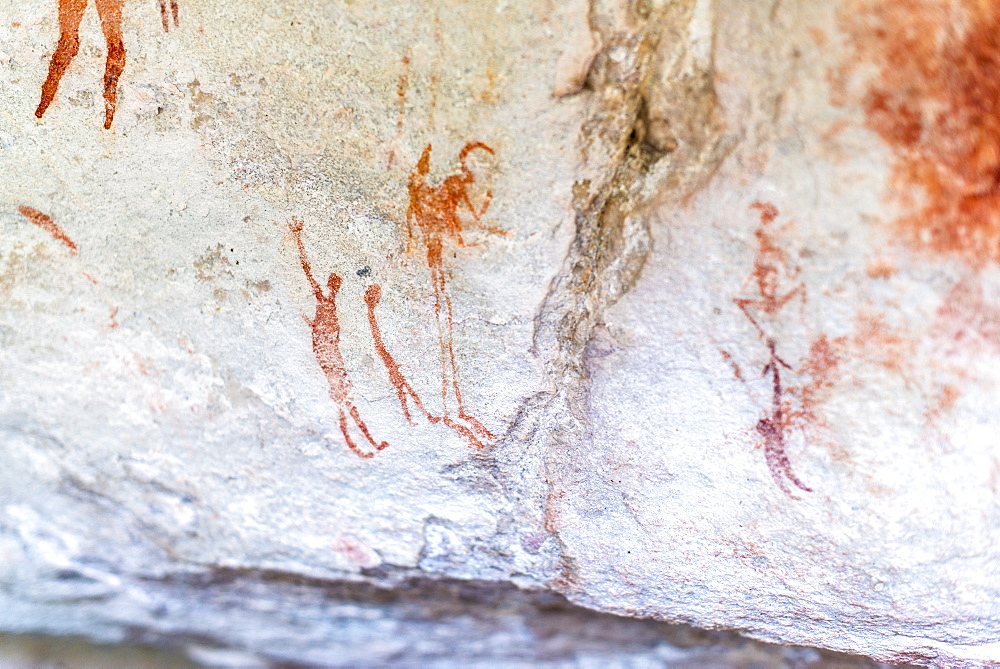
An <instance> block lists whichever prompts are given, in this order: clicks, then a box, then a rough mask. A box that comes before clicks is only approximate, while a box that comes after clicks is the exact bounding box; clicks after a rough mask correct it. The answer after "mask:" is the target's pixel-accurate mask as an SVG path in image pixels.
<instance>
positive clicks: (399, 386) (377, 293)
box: [365, 283, 441, 425]
mask: <svg viewBox="0 0 1000 669" xmlns="http://www.w3.org/2000/svg"><path fill="white" fill-rule="evenodd" d="M381 300H382V287H381V286H380V285H378V284H377V283H373V284H372V285H370V286H368V290H366V291H365V304H367V305H368V325H369V327H370V328H371V332H372V341H374V342H375V352H376V353H378V357H379V358H380V359H381V360H382V364H383V365H384V366H385V370H386V372H388V374H389V381H390V383H392V386H393V388H395V389H396V395H397V396H398V397H399V405H400V406H401V407H402V409H403V415H404V416H406V420H407V422H409V423H410V425H416V423H415V422H414V420H413V414H411V413H410V409H409V407H408V406H407V403H408V401H412V402H413V405H414V406H415V407H416V408H417V410H419V411H420V413H421V414H423V416H424V418H426V419H427V420H428V421H429V422H431V423H439V422H441V419H440V417H438V416H433V415H431V413H430V412H429V411H427V409H425V408H424V403H423V402H422V401H421V400H420V397H419V396H418V395H417V393H416V391H415V390H413V386H411V385H410V384H409V382H408V381H407V380H406V377H405V376H403V372H402V370H401V369H400V368H399V363H397V362H396V359H395V358H394V357H392V354H391V353H389V351H388V349H386V347H385V341H384V340H383V339H382V330H381V328H379V325H378V318H377V317H376V316H375V307H377V306H378V303H379V302H380V301H381Z"/></svg>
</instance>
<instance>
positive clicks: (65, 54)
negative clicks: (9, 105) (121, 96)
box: [35, 0, 180, 130]
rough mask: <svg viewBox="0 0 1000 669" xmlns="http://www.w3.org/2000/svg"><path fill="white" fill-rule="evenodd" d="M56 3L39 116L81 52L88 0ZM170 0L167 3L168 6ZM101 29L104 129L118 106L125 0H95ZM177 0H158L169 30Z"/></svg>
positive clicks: (176, 17) (176, 20)
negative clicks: (55, 33) (54, 36)
mask: <svg viewBox="0 0 1000 669" xmlns="http://www.w3.org/2000/svg"><path fill="white" fill-rule="evenodd" d="M58 2H59V43H58V44H57V45H56V50H55V52H54V53H53V54H52V60H51V61H50V63H49V74H48V77H46V79H45V83H43V84H42V98H41V100H40V101H39V103H38V108H37V109H36V110H35V116H36V117H38V118H42V116H44V115H45V112H46V111H47V110H48V108H49V105H51V104H52V101H53V100H54V99H55V97H56V91H58V90H59V82H60V81H62V78H63V75H64V74H66V70H67V68H69V64H70V63H71V62H72V61H73V58H75V57H76V54H77V53H78V52H79V51H80V23H82V22H83V14H84V12H85V11H86V9H87V3H88V0H58ZM168 3H169V5H168ZM94 4H95V5H96V6H97V15H98V17H99V18H100V21H101V30H102V31H103V33H104V40H105V42H107V49H108V53H107V60H106V63H105V67H104V129H105V130H108V129H110V128H111V123H112V122H113V121H114V118H115V110H116V109H117V106H118V79H119V77H121V74H122V72H123V71H124V70H125V42H124V40H123V39H122V7H123V5H124V0H94ZM179 13H180V12H179V8H178V6H177V0H160V18H161V21H162V23H163V29H164V30H165V31H168V32H169V30H170V20H171V19H172V20H173V24H174V26H178V25H179V22H180V18H179Z"/></svg>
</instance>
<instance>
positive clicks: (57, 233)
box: [17, 206, 77, 255]
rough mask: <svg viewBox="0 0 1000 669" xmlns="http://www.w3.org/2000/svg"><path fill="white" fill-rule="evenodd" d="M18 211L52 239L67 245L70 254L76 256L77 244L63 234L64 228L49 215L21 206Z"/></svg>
mask: <svg viewBox="0 0 1000 669" xmlns="http://www.w3.org/2000/svg"><path fill="white" fill-rule="evenodd" d="M17 210H18V211H19V212H20V213H21V215H22V216H24V217H25V218H26V219H28V220H29V221H31V222H32V223H34V224H35V225H37V226H38V227H40V228H41V229H42V230H44V231H45V232H47V233H49V234H50V235H52V237H53V238H54V239H55V240H56V241H60V242H62V243H63V244H65V245H66V247H67V248H68V249H69V252H70V253H72V254H73V255H76V253H77V248H76V243H75V242H74V241H73V240H72V239H70V238H69V235H67V234H66V233H65V232H63V229H62V228H60V227H59V226H58V225H56V223H55V221H53V220H52V217H51V216H49V215H48V214H44V213H42V212H40V211H38V210H37V209H33V208H32V207H25V206H21V207H18V208H17Z"/></svg>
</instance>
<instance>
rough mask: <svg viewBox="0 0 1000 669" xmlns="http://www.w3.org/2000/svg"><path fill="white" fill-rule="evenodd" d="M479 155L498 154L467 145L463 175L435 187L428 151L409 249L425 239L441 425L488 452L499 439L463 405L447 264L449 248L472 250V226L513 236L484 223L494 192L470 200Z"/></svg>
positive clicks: (409, 227)
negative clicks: (467, 232)
mask: <svg viewBox="0 0 1000 669" xmlns="http://www.w3.org/2000/svg"><path fill="white" fill-rule="evenodd" d="M476 150H479V151H485V152H487V153H489V154H493V149H491V148H490V147H489V146H487V145H486V144H483V143H482V142H469V143H467V144H466V145H465V146H464V147H463V148H462V150H461V151H460V152H459V154H458V163H459V173H458V174H452V175H451V176H449V177H447V178H445V179H444V181H442V182H441V183H440V184H438V185H436V186H435V185H432V184H431V183H429V182H428V174H429V173H430V161H431V145H430V144H428V145H427V147H426V148H425V149H424V152H423V153H422V154H421V156H420V160H419V161H418V162H417V166H416V168H415V169H414V170H413V172H412V173H411V174H410V180H409V184H408V190H409V196H410V206H409V209H408V210H407V212H406V236H407V248H408V249H410V248H412V246H413V242H414V238H415V237H419V239H420V242H421V243H422V245H423V248H424V250H425V252H426V259H427V267H428V269H430V273H431V285H432V289H433V292H434V314H435V317H436V319H437V331H438V344H439V352H440V363H441V402H442V409H443V414H442V417H441V420H442V421H443V422H444V424H445V425H447V426H448V427H450V428H451V429H453V430H455V431H456V432H458V433H459V434H461V435H462V436H463V437H465V438H466V440H468V441H469V443H470V444H472V445H474V446H476V447H477V448H482V447H483V441H484V440H485V441H493V440H494V439H496V437H495V436H494V435H493V434H492V433H491V432H490V431H489V430H488V429H486V426H484V425H483V424H482V423H481V422H480V421H479V420H478V419H476V418H474V417H473V416H471V415H470V414H469V413H468V412H467V411H466V408H465V404H464V403H463V401H462V390H461V385H460V383H459V372H458V368H457V365H456V363H455V344H454V322H455V321H454V313H453V309H452V304H451V297H450V296H449V294H448V282H449V280H450V278H451V272H450V270H449V269H448V268H447V267H446V266H445V262H444V251H445V247H446V245H448V244H455V245H457V246H460V247H465V246H466V244H465V240H464V239H463V238H462V231H463V230H464V229H466V228H467V227H468V226H470V225H471V226H475V227H478V228H479V229H481V230H485V231H487V232H492V233H494V234H499V235H506V234H508V233H507V232H506V231H505V230H501V229H499V228H495V227H491V226H488V225H485V224H484V223H483V220H482V219H483V214H485V213H486V209H487V208H488V207H489V206H490V202H491V200H492V198H493V194H492V192H490V191H487V192H486V195H485V197H484V199H483V202H482V204H481V205H480V206H479V207H476V206H475V205H474V204H473V203H472V200H471V198H470V196H469V187H470V186H471V185H472V184H473V183H474V182H475V180H476V177H475V175H474V174H473V173H472V170H471V169H469V167H468V164H467V158H468V156H469V154H470V153H471V152H472V151H476ZM462 208H464V209H465V210H467V215H466V216H460V215H459V212H460V210H461V209H462ZM415 233H417V234H415Z"/></svg>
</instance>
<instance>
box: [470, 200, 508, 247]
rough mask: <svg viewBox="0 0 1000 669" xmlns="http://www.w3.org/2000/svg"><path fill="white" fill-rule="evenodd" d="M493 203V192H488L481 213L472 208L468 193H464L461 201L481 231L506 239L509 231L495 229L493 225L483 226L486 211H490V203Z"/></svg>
mask: <svg viewBox="0 0 1000 669" xmlns="http://www.w3.org/2000/svg"><path fill="white" fill-rule="evenodd" d="M492 201H493V191H491V190H488V191H486V197H485V199H484V200H483V208H482V209H480V210H479V211H476V208H475V207H473V206H472V200H471V199H469V193H468V191H465V192H463V193H462V199H461V202H462V203H464V204H465V206H466V208H467V209H468V210H469V211H470V212H471V213H472V219H473V220H474V221H475V222H476V227H478V228H479V229H480V230H485V231H486V232H492V233H493V234H495V235H503V236H504V237H506V236H508V235H509V234H510V232H508V231H507V230H504V229H503V228H495V227H493V226H491V225H483V220H482V217H483V214H485V213H486V210H487V209H489V206H490V203H491V202H492Z"/></svg>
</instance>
